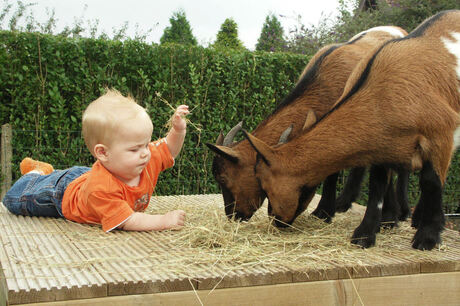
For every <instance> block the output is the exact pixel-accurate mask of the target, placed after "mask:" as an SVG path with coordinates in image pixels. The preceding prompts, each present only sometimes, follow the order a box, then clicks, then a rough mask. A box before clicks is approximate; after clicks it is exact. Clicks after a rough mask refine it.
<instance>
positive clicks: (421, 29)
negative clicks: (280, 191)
mask: <svg viewBox="0 0 460 306" xmlns="http://www.w3.org/2000/svg"><path fill="white" fill-rule="evenodd" d="M451 11H455V10H450V11H443V12H440V13H438V14H436V15H434V16H433V17H431V18H429V19H427V20H425V21H424V22H423V23H422V24H420V25H419V26H418V27H417V28H416V29H415V30H413V31H412V32H410V34H409V35H407V36H405V37H401V38H395V39H392V40H389V41H387V42H385V43H384V44H383V45H382V46H380V48H379V49H378V50H377V51H376V52H375V53H374V55H373V56H372V58H371V59H370V60H369V61H368V62H367V65H366V68H365V69H364V70H363V72H362V73H361V76H360V77H359V79H358V80H357V81H356V83H355V84H354V85H353V87H352V88H351V90H350V91H349V92H348V93H347V94H346V96H345V97H343V98H342V100H340V101H339V102H337V103H336V104H335V105H334V107H333V108H331V109H330V110H329V111H327V112H326V113H325V114H324V115H323V116H322V117H321V118H320V119H319V120H318V121H316V122H315V124H314V125H313V127H315V126H316V125H317V124H318V123H320V122H321V121H322V120H323V119H324V118H326V117H327V116H329V115H330V114H331V113H332V112H334V111H335V110H336V109H338V108H339V107H340V106H342V105H343V104H344V103H345V102H347V101H348V100H349V98H350V97H351V96H353V95H354V94H355V93H356V92H357V91H358V90H359V89H360V88H361V87H362V86H363V84H364V83H365V81H366V79H367V78H368V76H369V73H370V71H371V67H372V64H373V63H374V60H375V58H376V57H377V55H378V54H379V53H380V51H382V49H383V48H385V47H386V46H387V45H388V44H391V43H394V42H397V41H402V40H406V39H411V38H416V37H420V36H422V35H423V34H424V33H425V31H426V30H427V29H428V28H429V27H430V26H432V25H433V24H434V23H435V22H436V21H437V20H438V19H439V18H441V17H442V16H443V15H445V14H446V13H448V12H451Z"/></svg>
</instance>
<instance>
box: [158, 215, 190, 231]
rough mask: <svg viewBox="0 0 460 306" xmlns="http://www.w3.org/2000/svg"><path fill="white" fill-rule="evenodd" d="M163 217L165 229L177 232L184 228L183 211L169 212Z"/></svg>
mask: <svg viewBox="0 0 460 306" xmlns="http://www.w3.org/2000/svg"><path fill="white" fill-rule="evenodd" d="M163 217H164V218H165V227H166V229H173V230H179V229H181V228H182V227H183V226H184V222H185V211H183V210H173V211H169V212H167V213H166V214H164V216H163Z"/></svg>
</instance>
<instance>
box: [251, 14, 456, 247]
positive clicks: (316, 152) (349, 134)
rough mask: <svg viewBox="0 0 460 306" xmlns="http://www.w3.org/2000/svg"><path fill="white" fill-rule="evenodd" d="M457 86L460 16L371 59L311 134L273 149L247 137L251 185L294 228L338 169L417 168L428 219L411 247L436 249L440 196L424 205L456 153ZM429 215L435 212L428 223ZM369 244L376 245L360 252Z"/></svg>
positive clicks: (442, 19)
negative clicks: (252, 154) (254, 157)
mask: <svg viewBox="0 0 460 306" xmlns="http://www.w3.org/2000/svg"><path fill="white" fill-rule="evenodd" d="M448 46H449V49H448ZM459 80H460V11H459V10H452V11H446V12H441V13H439V14H437V15H435V16H433V17H432V18H430V19H427V20H426V21H425V22H424V23H422V24H421V25H420V26H419V27H418V28H417V29H415V30H414V31H413V32H411V33H410V34H409V35H408V36H407V37H405V38H401V39H396V40H392V41H389V42H387V43H385V44H384V45H383V46H381V47H379V48H377V49H376V50H374V52H372V53H370V54H369V55H368V56H367V57H366V58H365V59H363V60H362V61H361V62H360V63H359V64H358V65H357V67H356V69H355V70H354V71H353V73H352V74H351V76H350V78H349V80H348V82H347V84H346V85H345V89H344V92H343V94H342V96H341V97H340V98H339V99H338V101H337V103H336V104H335V105H334V106H333V107H332V109H331V110H330V111H329V112H328V113H326V115H325V116H323V117H322V118H321V119H320V120H319V121H318V122H316V123H315V125H314V127H313V128H312V129H310V131H308V132H306V133H304V134H302V135H300V136H298V137H296V138H294V139H292V140H291V141H289V142H288V143H286V144H283V145H279V146H275V147H270V146H269V145H270V144H266V143H265V142H264V141H261V140H260V139H257V138H256V137H254V136H252V135H250V134H247V133H245V135H246V137H247V138H248V139H249V140H250V142H251V144H252V145H253V147H254V148H255V150H256V151H257V152H258V153H259V156H260V161H259V162H258V163H257V166H256V168H255V169H256V177H257V178H258V180H259V181H260V183H261V187H262V189H263V190H264V191H265V192H266V193H267V196H268V198H269V201H270V205H271V208H272V211H273V214H274V215H275V216H276V218H277V219H279V221H280V222H285V223H292V222H293V221H294V219H295V217H296V211H298V207H299V205H301V206H305V207H306V206H307V205H308V202H309V201H310V199H311V196H312V194H313V192H314V190H315V188H316V186H317V185H318V184H319V183H320V182H321V181H323V180H324V179H325V178H326V177H327V176H328V175H330V174H331V173H335V172H337V171H339V170H341V169H346V168H352V167H364V166H369V165H392V166H397V167H398V168H405V169H408V170H416V169H420V168H422V178H421V191H422V196H421V202H423V205H424V207H423V208H421V210H425V211H424V212H420V215H419V216H417V218H421V219H423V220H422V221H421V220H418V221H417V224H415V226H418V223H419V222H422V225H421V228H419V230H418V232H417V234H416V237H415V238H414V240H415V241H414V247H416V248H421V249H431V248H432V247H434V244H435V243H438V242H439V232H440V231H441V230H442V224H441V223H442V222H443V220H444V219H443V215H442V216H441V215H439V213H442V210H441V209H440V207H439V208H438V207H435V208H433V207H430V205H432V206H435V205H437V204H436V203H437V202H439V205H441V201H442V200H441V193H439V199H438V198H433V199H432V201H431V202H433V203H428V202H427V201H428V200H426V199H428V198H429V194H430V193H433V192H436V193H437V192H438V191H439V190H438V189H441V187H442V185H443V184H444V182H445V179H446V175H447V170H448V167H449V164H450V160H451V156H452V154H453V151H454V149H455V148H454V133H456V130H457V129H458V128H459V126H460V116H459V112H460V81H459ZM457 133H458V131H457ZM255 136H256V135H255ZM431 169H432V171H431ZM432 172H433V173H432ZM422 180H423V182H422ZM424 184H428V185H430V188H431V189H429V188H425V187H424ZM433 186H434V187H433ZM438 187H439V188H438ZM310 193H311V195H310ZM369 197H370V198H371V194H370V195H369ZM299 199H302V200H301V201H300V200H299ZM378 201H379V200H378ZM299 202H302V203H299ZM435 202H436V203H435ZM419 204H420V203H419ZM376 205H377V204H376ZM368 209H369V205H368ZM379 209H381V207H379ZM428 211H434V213H433V216H429V215H428ZM439 211H440V212H439ZM366 215H367V213H366ZM365 218H366V217H365ZM435 219H436V221H434V220H435ZM423 222H425V223H423ZM363 223H364V220H363ZM427 224H431V225H429V226H430V229H429V230H428V229H427V228H428V227H429V226H428V225H427ZM357 230H358V229H357ZM355 234H356V232H355ZM367 234H369V235H375V233H367ZM428 236H430V237H429V238H428ZM354 237H355V235H354ZM428 240H429V241H428ZM433 241H434V242H435V243H433ZM358 244H361V243H359V242H358ZM369 244H370V245H372V244H373V242H372V241H368V242H366V245H363V244H361V245H363V246H366V247H367V246H370V245H369Z"/></svg>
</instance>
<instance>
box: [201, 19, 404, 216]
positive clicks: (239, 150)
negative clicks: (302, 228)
mask: <svg viewBox="0 0 460 306" xmlns="http://www.w3.org/2000/svg"><path fill="white" fill-rule="evenodd" d="M406 34H407V32H406V31H404V30H403V29H401V28H398V27H390V26H388V27H378V28H372V29H369V30H367V31H365V32H362V33H360V34H357V35H356V36H354V37H353V39H351V40H349V41H348V42H347V43H343V44H336V45H329V46H326V47H323V48H322V49H321V50H319V51H318V52H317V53H316V54H315V55H314V56H313V58H312V59H311V60H310V62H309V63H308V65H307V66H306V68H305V69H304V71H303V72H302V74H301V76H300V78H299V80H298V82H297V84H296V86H295V87H294V89H293V90H292V91H291V92H290V93H289V94H288V96H287V97H286V98H285V99H284V100H283V101H282V102H281V103H280V104H279V105H278V106H277V108H276V109H275V111H274V112H273V113H272V114H271V115H270V116H268V118H266V119H265V120H264V121H263V122H261V123H260V124H259V125H258V126H257V128H256V129H255V131H254V135H256V136H257V137H259V138H260V139H263V140H264V141H266V142H267V143H269V144H271V145H274V144H276V143H277V141H278V137H279V135H280V134H281V132H282V131H283V130H285V129H286V128H287V127H288V126H289V125H290V124H291V123H293V124H294V126H293V130H292V135H291V136H293V135H297V134H299V133H301V132H302V128H303V124H304V122H305V119H306V115H307V113H309V111H313V112H314V113H315V114H316V115H317V116H322V115H323V114H325V113H326V112H327V111H328V110H329V109H330V108H331V106H332V105H333V103H334V102H335V101H336V100H337V99H338V98H339V97H340V95H341V93H342V91H343V88H344V86H345V83H346V81H347V79H348V77H349V75H350V73H351V71H352V70H353V68H354V67H355V65H356V64H357V63H358V61H359V60H361V59H362V58H363V57H364V56H365V55H366V54H367V53H368V52H370V51H371V50H372V49H374V48H375V47H377V46H379V45H381V44H382V43H384V42H385V41H388V40H390V39H393V38H397V37H404V36H405V35H406ZM239 130H241V123H240V124H238V125H236V126H235V127H234V128H233V129H232V130H231V131H230V132H229V133H228V135H227V136H226V137H225V138H224V137H223V135H222V134H221V135H220V137H219V139H218V141H217V142H216V144H217V145H213V144H209V143H207V144H206V145H207V146H208V147H209V148H210V149H211V150H212V151H214V152H215V153H216V156H215V158H214V160H213V166H212V169H213V174H214V176H215V178H216V180H217V182H218V183H219V185H220V187H221V190H222V194H223V198H224V204H225V213H226V215H227V216H228V217H229V218H232V217H233V216H235V217H236V218H237V219H243V220H248V219H250V218H251V216H252V215H253V213H254V212H255V211H256V210H257V209H259V208H260V206H261V205H262V203H263V201H264V200H265V198H266V196H265V193H264V192H263V191H262V190H261V189H260V187H259V184H258V182H257V180H256V178H255V176H254V171H253V168H254V164H255V162H256V154H255V152H254V151H253V150H252V149H251V147H250V144H249V143H248V142H247V141H245V140H243V141H241V142H239V143H233V137H234V136H235V134H236V133H237V132H238V131H239ZM352 173H356V175H354V176H353V175H351V176H350V177H353V178H354V182H356V179H357V180H358V181H359V182H358V183H349V184H348V187H347V188H346V190H345V191H344V192H343V193H342V194H345V195H352V194H354V195H355V196H356V194H357V192H356V188H357V189H358V191H359V184H360V180H361V179H362V176H363V174H364V171H363V170H362V169H356V170H352ZM336 181H337V175H333V176H331V177H330V178H328V179H327V180H326V181H325V183H324V188H323V196H322V198H321V201H320V203H319V205H318V208H317V209H316V210H315V211H314V212H313V214H314V215H316V216H318V217H320V218H322V219H326V221H330V218H331V217H332V216H334V213H335V191H336ZM344 198H346V200H345V201H342V202H345V203H349V205H351V201H352V200H354V199H353V196H346V197H344ZM341 199H343V198H341ZM349 205H348V207H349ZM341 206H342V209H341V210H346V209H348V207H346V206H347V204H345V205H341ZM344 206H345V208H343V207H344ZM405 206H406V207H407V204H406V205H405ZM407 210H408V209H407ZM269 211H270V205H269Z"/></svg>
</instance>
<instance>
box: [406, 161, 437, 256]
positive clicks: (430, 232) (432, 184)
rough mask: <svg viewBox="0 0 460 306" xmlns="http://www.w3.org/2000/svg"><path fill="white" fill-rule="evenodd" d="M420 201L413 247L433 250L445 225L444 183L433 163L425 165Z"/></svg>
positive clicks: (421, 176)
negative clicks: (443, 209)
mask: <svg viewBox="0 0 460 306" xmlns="http://www.w3.org/2000/svg"><path fill="white" fill-rule="evenodd" d="M420 191H421V194H420V200H419V202H418V204H417V207H416V212H414V217H416V224H417V228H418V229H417V232H416V233H415V235H414V238H413V239H412V247H413V248H415V249H419V250H431V249H433V248H434V247H435V246H436V244H438V243H440V242H441V231H442V230H443V228H444V225H445V218H444V212H443V211H442V183H441V180H440V178H439V176H438V175H437V174H436V172H435V171H434V169H433V165H432V164H431V162H425V163H424V164H423V168H422V171H421V172H420Z"/></svg>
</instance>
